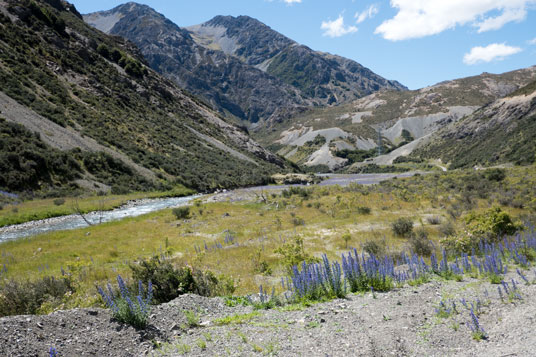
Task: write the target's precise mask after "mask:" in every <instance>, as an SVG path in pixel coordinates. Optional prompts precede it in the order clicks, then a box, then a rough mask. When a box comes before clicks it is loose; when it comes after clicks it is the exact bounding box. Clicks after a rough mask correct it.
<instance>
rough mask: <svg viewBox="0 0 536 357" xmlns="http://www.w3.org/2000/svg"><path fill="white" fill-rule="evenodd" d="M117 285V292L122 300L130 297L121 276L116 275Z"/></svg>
mask: <svg viewBox="0 0 536 357" xmlns="http://www.w3.org/2000/svg"><path fill="white" fill-rule="evenodd" d="M117 285H119V292H120V293H121V297H122V298H123V299H126V298H127V297H128V296H129V295H130V293H129V291H128V289H127V286H126V284H125V281H124V280H123V278H122V277H121V275H117Z"/></svg>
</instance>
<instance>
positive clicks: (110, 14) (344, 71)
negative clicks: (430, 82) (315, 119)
mask: <svg viewBox="0 0 536 357" xmlns="http://www.w3.org/2000/svg"><path fill="white" fill-rule="evenodd" d="M84 19H85V21H86V22H88V23H89V24H91V25H92V26H94V27H96V28H98V29H100V30H102V31H103V32H106V33H109V34H113V35H119V36H122V37H124V38H127V39H128V40H130V41H132V42H133V43H135V44H136V45H137V46H138V47H139V48H140V50H141V52H142V54H143V55H144V56H145V58H146V59H147V61H148V63H149V65H150V66H151V67H152V68H154V69H155V70H156V71H158V72H159V73H161V74H163V75H165V76H166V77H168V78H171V79H172V80H174V81H175V82H176V83H177V84H179V86H181V87H183V88H185V89H186V90H188V91H190V92H192V93H194V94H196V95H199V96H201V97H203V98H204V99H205V100H206V101H208V102H209V103H210V104H211V105H212V106H213V107H214V108H216V109H217V110H219V111H220V112H222V113H226V114H231V115H232V116H234V117H236V118H238V119H241V120H247V121H248V122H249V123H250V124H252V126H253V127H260V126H262V125H263V124H264V123H265V122H273V121H280V120H283V119H285V118H288V117H290V116H292V115H296V114H297V113H300V112H303V111H304V110H306V108H307V107H310V106H313V105H329V104H339V103H343V102H346V101H349V100H353V99H355V98H359V97H362V96H363V95H367V94H370V93H373V92H375V91H378V90H381V89H398V90H403V89H405V87H404V86H402V85H401V84H399V83H398V82H395V81H387V80H385V79H384V78H382V77H380V76H378V75H376V74H374V73H373V72H372V71H370V70H369V69H367V68H364V67H363V66H361V65H359V64H358V63H356V62H354V61H351V60H348V59H344V58H341V57H338V56H333V55H329V54H324V53H320V52H315V51H312V50H311V49H309V48H307V47H306V46H301V45H299V44H297V43H295V42H294V41H292V40H290V39H288V38H287V37H285V36H283V35H281V34H279V33H278V32H276V31H274V30H272V29H271V28H270V27H268V26H266V25H264V24H263V23H261V22H259V21H257V20H255V19H252V18H250V17H247V16H239V17H231V16H217V17H215V18H214V19H212V20H210V21H208V22H206V23H204V24H201V25H197V26H192V27H189V28H180V27H178V26H177V25H175V24H173V23H172V22H171V21H169V20H168V19H166V18H165V17H164V16H163V15H161V14H159V13H157V12H156V11H155V10H153V9H151V8H150V7H148V6H145V5H139V4H136V3H132V2H130V3H127V4H124V5H120V6H118V7H116V8H114V9H112V10H109V11H102V12H96V13H92V14H87V15H84Z"/></svg>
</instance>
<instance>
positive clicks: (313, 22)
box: [72, 0, 536, 89]
mask: <svg viewBox="0 0 536 357" xmlns="http://www.w3.org/2000/svg"><path fill="white" fill-rule="evenodd" d="M124 2H125V1H119V0H91V1H88V0H74V1H72V3H74V5H75V6H76V8H77V9H78V10H79V11H80V12H81V13H88V12H93V11H98V10H108V9H111V8H113V7H115V6H117V5H120V4H122V3H124ZM138 2H139V3H143V4H147V5H149V6H151V7H153V8H154V9H156V10H157V11H158V12H160V13H162V14H164V15H165V16H166V17H168V18H169V19H171V20H172V21H173V22H175V23H176V24H177V25H179V26H181V27H185V26H190V25H195V24H199V23H202V22H205V21H208V20H210V19H211V18H212V17H214V16H216V15H233V16H238V15H248V16H251V17H254V18H257V19H259V20H260V21H262V22H264V23H265V24H267V25H268V26H270V27H271V28H273V29H274V30H276V31H278V32H280V33H282V34H284V35H285V36H287V37H289V38H291V39H293V40H295V41H297V42H299V43H302V44H305V45H307V46H309V47H311V48H312V49H314V50H318V51H324V52H330V53H333V54H338V55H341V56H344V57H347V58H350V59H353V60H355V61H357V62H359V63H361V64H362V65H364V66H366V67H368V68H370V69H371V70H372V71H374V72H376V73H378V74H379V75H381V76H384V77H386V78H388V79H395V80H398V81H399V82H401V83H402V84H404V85H406V86H408V87H409V88H410V89H417V88H421V87H425V86H428V85H432V84H435V83H437V82H441V81H443V80H448V79H455V78H460V77H466V76H471V75H477V74H480V73H482V72H491V73H502V72H507V71H510V70H514V69H518V68H523V67H528V66H532V65H536V0H390V1H388V0H384V1H369V0H366V1H365V0H329V1H328V0H271V1H270V0H226V1H225V0H224V1H222V0H188V1H184V0H177V1H171V0H168V1H164V0H139V1H138Z"/></svg>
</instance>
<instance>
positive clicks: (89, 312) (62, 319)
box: [0, 273, 536, 356]
mask: <svg viewBox="0 0 536 357" xmlns="http://www.w3.org/2000/svg"><path fill="white" fill-rule="evenodd" d="M527 275H529V274H528V273H527ZM512 278H514V279H515V280H517V281H518V289H519V292H520V295H521V297H522V298H523V300H517V299H516V300H514V301H512V302H510V301H508V300H507V299H506V298H505V300H504V302H502V301H501V299H500V297H499V293H498V290H497V285H491V284H490V283H488V282H484V281H481V280H474V279H471V278H469V277H465V278H464V281H462V282H454V281H443V280H442V281H432V282H429V283H426V284H423V285H420V286H416V287H411V286H406V287H403V288H400V289H396V290H393V291H391V292H388V293H377V294H375V296H373V295H372V294H371V293H365V294H360V295H349V296H348V298H347V299H338V300H333V301H330V302H326V303H319V304H315V305H313V306H310V307H308V308H303V309H298V310H294V311H288V310H289V309H272V310H260V311H254V310H253V309H252V307H250V306H247V307H244V306H238V307H228V306H226V305H225V304H224V300H223V299H221V298H204V297H199V296H195V295H183V296H181V297H179V298H177V299H176V300H174V301H172V302H170V303H167V304H162V305H160V306H156V307H154V308H153V310H152V312H151V318H150V326H149V328H147V329H146V330H145V331H138V330H136V329H134V328H132V327H130V326H126V325H123V324H120V323H118V322H115V321H113V320H112V319H111V316H110V313H109V312H108V311H107V310H103V309H76V310H70V311H58V312H55V313H52V314H50V315H47V316H13V317H5V318H1V319H0V355H2V356H48V350H49V348H50V347H51V346H54V347H55V348H56V349H57V351H58V353H59V354H60V355H65V356H75V355H76V356H84V355H99V356H138V355H153V356H160V355H165V356H178V355H183V354H187V355H191V356H214V355H218V356H220V355H221V356H224V355H231V356H251V355H263V354H264V355H279V356H347V355H351V356H533V355H534V351H536V336H535V335H534V332H533V323H534V319H535V318H536V285H526V284H524V283H523V284H521V283H520V282H519V280H520V279H519V277H518V276H517V274H515V273H514V274H512V273H509V275H508V276H507V280H510V279H512ZM510 285H511V283H510ZM486 292H487V293H486ZM462 298H464V299H465V300H466V301H467V302H468V303H471V302H473V303H475V302H476V299H479V300H480V301H481V303H482V307H481V309H480V310H481V313H480V318H479V319H480V324H481V326H482V327H483V328H484V330H485V331H486V333H487V334H488V336H489V337H488V339H486V340H481V341H476V340H474V339H473V338H472V336H471V331H470V329H469V327H468V323H469V321H470V315H469V311H468V310H467V309H466V308H464V307H463V305H462V304H461V303H460V299H462ZM441 299H444V300H446V299H452V300H455V301H456V305H457V310H458V311H459V313H454V314H452V315H451V316H449V317H446V318H440V317H438V316H437V315H436V313H435V308H436V307H437V306H438V304H439V302H440V300H441ZM186 310H189V311H194V312H195V313H196V314H197V315H198V317H199V319H198V323H199V326H197V327H195V326H191V325H188V321H187V319H186V317H185V314H184V311H186ZM285 310H287V311H285ZM229 316H231V317H234V318H231V319H230V320H231V321H232V322H231V323H229V324H221V323H218V321H217V319H218V318H220V319H221V318H222V317H229ZM237 322H241V323H237Z"/></svg>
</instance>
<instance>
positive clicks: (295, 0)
mask: <svg viewBox="0 0 536 357" xmlns="http://www.w3.org/2000/svg"><path fill="white" fill-rule="evenodd" d="M283 1H284V2H286V3H287V4H299V3H301V2H302V0H283Z"/></svg>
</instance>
